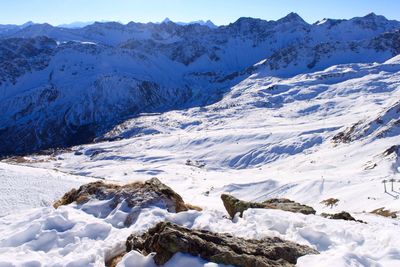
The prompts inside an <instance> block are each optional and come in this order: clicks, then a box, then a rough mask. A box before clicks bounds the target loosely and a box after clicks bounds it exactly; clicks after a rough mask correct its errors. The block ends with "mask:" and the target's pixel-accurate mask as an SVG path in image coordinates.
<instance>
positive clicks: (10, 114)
mask: <svg viewBox="0 0 400 267" xmlns="http://www.w3.org/2000/svg"><path fill="white" fill-rule="evenodd" d="M326 23H327V22H326ZM326 23H319V24H314V25H309V24H307V23H306V22H305V21H304V20H303V19H302V18H301V17H300V16H298V15H297V14H294V13H291V14H289V15H287V16H286V17H284V18H282V19H280V20H277V21H263V20H257V19H252V18H241V19H239V20H238V21H236V22H235V23H232V24H230V25H228V26H221V27H218V28H209V27H207V26H202V25H199V24H193V25H186V26H185V25H183V26H182V25H178V24H175V23H172V22H166V23H161V24H153V23H148V24H140V23H133V22H132V23H129V24H127V25H122V24H119V23H116V22H106V23H94V24H92V25H89V26H87V27H84V28H80V29H66V28H58V27H53V26H51V25H49V24H33V25H30V26H27V27H24V28H23V29H21V30H20V31H18V32H17V33H15V34H12V35H10V36H9V37H13V38H11V39H7V38H6V39H0V59H1V61H0V62H1V63H0V64H1V67H2V68H1V70H0V92H1V97H0V111H1V113H0V114H1V123H0V137H1V138H0V140H1V141H0V146H1V150H0V154H1V155H12V154H15V153H29V152H33V151H37V150H41V149H47V148H54V147H65V146H70V145H75V144H81V143H87V142H90V141H92V140H93V139H94V138H96V137H99V136H101V135H103V134H104V133H105V132H107V131H109V130H110V129H111V128H112V127H114V126H116V125H118V124H119V123H120V122H122V121H124V120H126V119H127V118H129V117H134V116H137V115H138V114H139V113H141V112H160V111H168V110H174V109H179V108H188V107H193V106H203V105H206V104H210V103H214V102H216V101H218V100H220V99H221V96H222V95H223V94H224V93H226V92H228V91H230V88H231V87H232V86H233V85H235V84H237V83H239V82H240V81H243V80H244V79H246V78H247V77H248V76H250V75H251V74H258V75H264V76H265V75H269V76H275V77H291V76H293V75H296V74H300V73H308V72H314V71H316V70H323V69H325V68H327V67H329V66H332V65H337V64H343V63H356V62H358V63H369V62H384V61H385V60H387V59H389V58H391V57H392V56H394V55H397V54H398V53H399V52H400V49H399V47H398V42H399V39H400V33H399V31H398V30H396V29H398V27H399V22H397V21H390V20H387V19H385V18H384V17H382V16H376V15H374V14H369V15H367V16H365V17H361V18H354V19H352V20H349V21H340V22H338V23H334V24H333V25H330V26H329V27H328V26H326V25H325V24H326ZM324 25H325V26H324ZM345 29H346V31H345ZM344 31H345V34H344ZM342 32H343V34H342ZM43 36H46V37H43ZM237 51H240V53H238V52H237Z"/></svg>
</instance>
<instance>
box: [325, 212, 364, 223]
mask: <svg viewBox="0 0 400 267" xmlns="http://www.w3.org/2000/svg"><path fill="white" fill-rule="evenodd" d="M321 216H322V217H325V218H328V219H332V220H345V221H355V222H361V223H364V222H363V221H361V220H356V219H355V218H354V217H353V216H351V215H350V213H348V212H346V211H342V212H339V213H335V214H327V213H322V214H321Z"/></svg>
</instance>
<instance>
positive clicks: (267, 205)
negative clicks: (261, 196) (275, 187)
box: [221, 194, 315, 218]
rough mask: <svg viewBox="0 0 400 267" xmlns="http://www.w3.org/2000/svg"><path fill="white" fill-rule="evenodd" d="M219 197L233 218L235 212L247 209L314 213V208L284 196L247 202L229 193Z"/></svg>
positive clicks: (241, 212) (241, 213)
mask: <svg viewBox="0 0 400 267" xmlns="http://www.w3.org/2000/svg"><path fill="white" fill-rule="evenodd" d="M221 199H222V201H223V203H224V206H225V209H226V211H227V212H228V214H229V215H230V216H231V217H232V218H233V217H234V216H235V214H236V213H238V212H239V213H240V216H242V215H243V212H244V211H245V210H247V209H250V208H253V209H280V210H284V211H290V212H296V213H303V214H315V210H314V209H313V208H312V207H309V206H306V205H302V204H300V203H297V202H294V201H292V200H289V199H286V198H272V199H268V200H266V201H264V202H261V203H258V202H247V201H242V200H239V199H237V198H235V197H233V196H231V195H226V194H222V195H221Z"/></svg>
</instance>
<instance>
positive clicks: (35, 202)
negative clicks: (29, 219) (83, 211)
mask: <svg viewBox="0 0 400 267" xmlns="http://www.w3.org/2000/svg"><path fill="white" fill-rule="evenodd" d="M0 174H1V179H0V216H3V215H6V214H10V213H14V212H18V211H19V210H23V209H27V208H38V207H46V206H49V205H51V204H52V203H53V202H54V201H55V200H57V199H59V198H60V197H61V196H63V195H64V193H65V192H67V191H69V190H71V189H72V188H75V187H77V186H79V185H81V184H84V183H88V182H91V181H94V179H91V178H88V177H80V176H76V175H70V174H66V173H63V172H59V171H54V170H51V169H40V168H32V167H24V166H18V165H10V164H6V163H0Z"/></svg>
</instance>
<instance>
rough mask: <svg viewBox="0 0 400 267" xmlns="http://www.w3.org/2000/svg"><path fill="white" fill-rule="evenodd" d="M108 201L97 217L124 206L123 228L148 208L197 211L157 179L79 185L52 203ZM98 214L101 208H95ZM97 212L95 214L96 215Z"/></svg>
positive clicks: (56, 206) (59, 204)
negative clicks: (120, 183)
mask: <svg viewBox="0 0 400 267" xmlns="http://www.w3.org/2000/svg"><path fill="white" fill-rule="evenodd" d="M99 200H101V201H102V200H108V201H106V202H105V203H106V204H105V205H107V207H106V211H104V212H100V211H98V213H99V214H100V215H99V216H103V217H104V216H105V215H104V214H110V213H111V211H112V210H114V209H116V208H117V207H118V206H120V204H121V205H122V203H124V205H125V204H126V205H127V206H128V208H129V210H130V211H129V215H128V216H127V218H126V219H125V222H124V226H130V225H131V224H133V223H134V222H135V221H136V219H137V217H138V215H139V214H140V211H141V209H143V208H147V207H150V206H157V207H161V208H165V209H167V210H168V211H169V212H181V211H187V210H189V209H198V208H197V207H194V206H191V205H187V204H186V203H185V202H184V201H183V199H182V197H181V196H180V195H178V194H177V193H176V192H175V191H173V190H172V189H171V188H170V187H168V186H166V185H165V184H163V183H161V182H160V180H158V179H157V178H152V179H150V180H148V181H145V182H144V183H142V182H135V183H130V184H126V185H116V184H110V183H105V182H102V181H98V182H93V183H89V184H85V185H82V186H81V187H80V188H79V189H72V190H71V191H69V192H68V193H66V194H65V195H64V196H63V197H62V198H61V199H60V200H58V201H56V202H55V203H54V205H53V206H54V207H55V208H58V207H59V206H61V205H68V204H71V203H73V202H75V203H77V204H80V205H85V204H86V203H87V202H90V201H99ZM98 210H100V208H98ZM96 212H97V211H96Z"/></svg>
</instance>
